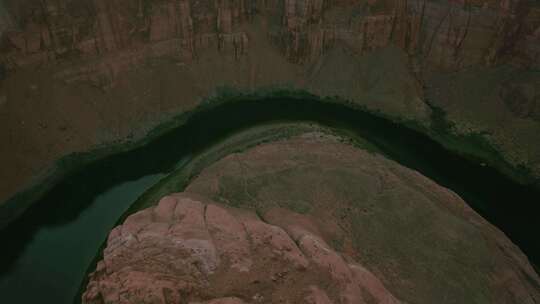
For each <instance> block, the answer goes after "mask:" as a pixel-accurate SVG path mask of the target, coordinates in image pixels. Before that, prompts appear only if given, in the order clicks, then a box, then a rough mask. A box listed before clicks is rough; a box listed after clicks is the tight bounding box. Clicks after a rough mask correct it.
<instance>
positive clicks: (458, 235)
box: [83, 132, 540, 304]
mask: <svg viewBox="0 0 540 304" xmlns="http://www.w3.org/2000/svg"><path fill="white" fill-rule="evenodd" d="M442 298H444V299H445V300H444V301H446V303H456V304H457V303H482V304H483V303H490V304H492V303H500V304H503V303H504V304H509V303H516V304H534V303H538V301H539V300H540V278H539V277H538V275H537V274H536V273H535V271H534V270H533V269H532V267H531V265H530V264H529V262H528V260H527V258H526V257H525V256H524V255H523V254H522V253H521V251H520V250H519V248H517V247H516V246H515V245H514V244H512V243H511V242H510V241H509V240H508V239H507V238H506V236H505V235H504V234H503V233H502V232H501V231H499V230H497V229H496V228H495V227H493V226H492V225H491V224H489V223H488V222H487V221H485V220H484V219H483V218H481V217H480V216H479V215H478V214H476V213H475V212H474V211H473V210H472V209H471V208H469V207H468V206H467V205H466V204H465V202H464V201H463V200H461V199H460V198H459V197H458V196H457V195H456V194H454V193H453V192H451V191H449V190H447V189H445V188H443V187H441V186H439V185H437V184H435V183H434V182H433V181H431V180H429V179H427V178H426V177H424V176H422V175H420V174H419V173H417V172H415V171H412V170H410V169H407V168H404V167H402V166H400V165H398V164H397V163H395V162H393V161H391V160H388V159H386V158H384V157H383V156H381V155H378V154H374V153H371V152H368V151H366V150H362V149H359V148H357V147H354V146H352V145H349V144H345V143H341V142H340V141H339V138H335V137H332V136H329V135H325V134H323V133H317V132H313V133H306V134H304V135H301V136H297V137H294V138H292V139H288V140H283V141H279V142H274V143H268V144H263V145H260V146H257V147H254V148H252V149H249V150H248V151H245V152H242V153H235V154H232V155H229V156H227V157H225V158H223V159H221V160H220V161H218V162H216V163H215V164H213V165H211V166H209V167H208V168H206V169H205V170H203V171H202V172H201V173H200V174H199V175H198V176H197V177H196V178H195V179H194V180H193V181H192V182H191V184H190V185H189V186H188V187H187V189H186V190H185V192H183V193H175V194H171V195H169V196H166V197H164V198H162V199H161V200H160V201H159V203H158V204H157V206H155V207H151V208H149V209H145V210H143V211H140V212H138V213H135V214H133V215H131V216H130V217H128V218H127V220H126V221H125V222H124V224H123V225H121V226H119V227H117V228H115V229H114V230H113V231H112V232H111V234H110V236H109V240H108V245H107V248H106V249H105V251H104V259H103V260H102V261H100V262H99V263H98V266H97V270H96V271H95V272H94V273H93V274H92V275H91V277H90V283H89V284H88V287H87V290H86V293H85V294H84V296H83V299H84V301H85V303H93V304H102V303H133V302H137V301H141V302H142V301H146V302H150V303H317V304H320V303H335V304H337V303H440V302H441V299H442ZM207 301H210V302H207ZM212 301H214V302H212ZM220 301H221V302H220ZM443 303H444V302H443Z"/></svg>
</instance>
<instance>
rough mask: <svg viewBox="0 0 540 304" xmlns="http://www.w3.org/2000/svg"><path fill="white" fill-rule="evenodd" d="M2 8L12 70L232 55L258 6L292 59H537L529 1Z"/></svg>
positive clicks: (170, 1)
mask: <svg viewBox="0 0 540 304" xmlns="http://www.w3.org/2000/svg"><path fill="white" fill-rule="evenodd" d="M497 3H498V4H497ZM7 8H8V10H9V11H10V12H11V15H9V16H15V18H11V19H15V20H16V21H15V23H16V24H17V27H15V29H13V30H12V31H7V32H6V33H5V35H4V36H5V37H4V40H5V41H4V44H5V45H6V47H5V48H4V49H3V51H2V52H1V58H2V62H3V63H4V64H5V65H7V66H8V67H10V68H16V67H17V66H20V65H28V64H37V63H39V64H43V63H49V62H52V61H54V60H64V58H66V57H70V56H79V57H80V56H82V57H88V56H90V57H92V56H96V55H100V56H103V55H106V54H111V53H115V52H117V51H119V50H120V51H128V50H133V49H140V48H141V47H143V48H144V47H146V48H150V49H152V50H153V52H149V53H148V54H146V55H145V56H161V55H170V54H179V53H181V54H182V55H183V56H184V57H186V58H191V57H193V56H196V53H197V50H198V49H204V48H208V47H215V48H218V49H220V50H227V49H232V50H233V51H232V52H230V53H231V54H232V55H234V56H235V57H238V56H240V55H241V54H243V53H244V52H245V51H246V50H247V47H248V40H249V39H248V37H247V35H246V33H245V32H244V31H242V30H239V29H240V28H241V25H245V24H248V23H249V22H250V20H252V19H253V16H254V12H255V11H257V14H259V15H260V16H263V17H264V18H267V19H268V20H277V19H279V18H281V20H282V22H281V24H273V25H274V27H276V28H277V30H274V31H273V32H271V33H269V34H270V36H271V37H273V40H274V41H277V42H279V43H278V45H279V46H280V47H281V48H282V50H283V52H284V54H285V56H286V57H287V58H288V59H289V60H291V61H293V62H299V63H302V62H309V61H313V60H315V59H317V58H318V57H319V56H321V55H322V54H323V53H324V51H325V49H327V48H330V47H333V46H334V45H336V44H342V45H347V46H349V47H351V48H352V49H354V50H356V51H357V52H360V53H361V52H363V51H366V50H373V49H377V48H380V47H384V46H387V45H388V44H390V43H394V44H396V45H398V46H400V47H402V48H403V49H405V50H407V51H408V52H409V53H411V54H419V55H420V56H421V57H422V58H425V60H426V62H428V63H429V64H430V65H433V66H435V67H442V68H460V67H464V66H469V65H473V64H485V63H488V64H493V63H495V62H499V61H500V60H503V59H504V60H508V58H507V57H509V54H511V53H513V52H514V50H516V43H517V42H518V41H523V42H522V44H527V45H531V46H530V47H528V49H529V50H528V53H527V54H529V56H528V57H526V58H527V59H528V60H529V61H530V60H533V61H535V60H537V55H536V54H537V53H538V51H537V50H536V48H535V47H534V46H532V45H533V43H530V42H527V41H530V40H531V39H533V37H536V36H535V34H534V33H535V30H536V28H531V26H530V25H531V24H533V25H534V23H535V22H537V20H535V18H521V17H522V16H526V15H527V14H528V11H529V10H530V8H529V7H527V6H524V5H522V4H521V2H520V1H517V0H515V1H502V2H496V1H464V0H460V1H454V0H449V1H428V0H412V1H405V0H400V1H385V0H379V1H371V2H369V3H368V4H367V5H366V4H365V2H362V1H322V0H283V1H272V3H270V2H268V1H257V2H251V1H245V0H235V1H233V0H230V1H224V0H221V1H210V0H206V1H189V0H161V1H157V0H156V1H142V0H138V1H126V0H113V1H105V0H93V2H91V1H74V0H62V1H44V2H40V1H35V0H27V1H8V5H7ZM6 18H7V17H6ZM7 19H9V18H7ZM271 22H274V23H275V21H271ZM5 23H6V24H11V22H8V21H6V22H5ZM4 27H5V26H4ZM535 41H536V40H535ZM531 53H533V54H534V55H533V56H531V55H530V54H531ZM510 57H511V56H510Z"/></svg>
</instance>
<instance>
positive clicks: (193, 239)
mask: <svg viewBox="0 0 540 304" xmlns="http://www.w3.org/2000/svg"><path fill="white" fill-rule="evenodd" d="M280 212H281V216H282V217H283V218H284V219H285V220H286V221H291V220H293V219H294V218H298V216H300V215H297V214H294V213H292V212H290V211H284V210H281V211H280ZM298 226H299V227H301V226H302V224H299V225H298ZM308 230H309V229H308ZM308 230H305V231H306V232H304V233H303V234H302V235H301V236H300V235H297V237H296V238H294V237H291V235H290V234H289V233H288V232H287V228H286V230H284V229H283V228H282V227H279V226H275V225H272V224H268V223H265V222H264V221H263V220H262V219H261V218H259V217H258V216H257V215H256V214H255V213H253V212H251V211H245V210H240V209H231V208H228V207H224V206H221V205H218V204H216V203H214V202H212V201H210V200H208V199H205V198H202V197H199V196H196V195H192V194H173V195H170V196H167V197H165V198H163V199H162V200H161V201H160V203H159V204H158V205H157V206H156V207H154V208H150V209H146V210H143V211H140V212H138V213H136V214H134V215H132V216H130V217H128V218H127V220H126V221H125V223H124V224H123V225H121V226H119V227H117V228H115V229H114V230H113V231H112V232H111V234H110V236H109V239H108V245H107V248H106V249H105V251H104V259H103V261H100V262H99V263H98V267H97V269H96V271H95V272H94V273H93V274H92V275H91V276H90V282H89V284H88V287H87V290H86V292H85V293H84V295H83V303H92V304H100V303H101V304H102V303H138V302H144V303H193V304H196V303H207V304H241V303H310V304H327V303H351V304H353V303H354V304H361V303H368V302H366V299H377V300H378V303H399V301H398V300H397V299H395V298H394V297H393V296H392V294H390V292H388V291H387V290H386V289H385V288H384V286H383V285H382V284H381V283H380V281H379V280H378V279H377V278H376V277H375V276H374V275H373V274H371V273H370V272H369V271H368V270H366V269H365V268H363V267H361V266H359V265H357V264H352V262H350V261H351V259H350V257H344V256H342V254H340V253H339V252H336V251H335V250H334V249H333V248H331V247H330V246H329V245H328V244H326V243H325V242H324V240H322V239H321V237H320V236H318V235H316V234H312V233H310V232H307V231H308ZM297 244H298V245H297ZM233 294H234V295H235V296H234V297H232V296H231V295H233Z"/></svg>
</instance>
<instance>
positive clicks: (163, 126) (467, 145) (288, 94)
mask: <svg viewBox="0 0 540 304" xmlns="http://www.w3.org/2000/svg"><path fill="white" fill-rule="evenodd" d="M279 99H291V100H312V101H314V102H318V103H323V104H335V105H342V106H343V107H345V108H350V110H351V111H353V112H360V113H366V114H368V115H374V116H376V117H380V118H382V119H386V120H388V121H390V122H392V123H396V124H400V125H402V126H403V127H405V128H410V129H413V130H415V131H417V132H420V133H423V134H427V135H428V136H430V137H431V138H432V139H434V140H435V141H437V142H438V143H439V144H442V145H443V146H444V147H445V148H447V149H449V150H450V151H452V152H454V153H457V154H459V155H461V156H463V157H466V158H468V159H470V160H472V161H473V162H476V163H479V164H483V165H487V166H491V167H494V168H495V169H497V170H498V171H500V172H502V173H503V174H504V175H506V176H508V177H510V178H511V179H513V180H514V181H516V182H518V183H521V184H524V185H533V186H534V187H537V188H539V189H540V180H538V179H537V178H535V176H534V175H533V174H532V173H531V171H530V170H528V169H527V168H524V167H515V166H512V165H511V164H510V163H509V162H507V161H505V159H504V157H503V156H502V155H501V154H500V153H499V152H498V151H497V150H496V149H494V148H493V147H492V146H491V145H490V144H489V143H488V141H487V140H486V139H485V138H484V137H483V136H482V135H481V134H470V135H458V134H455V133H454V132H453V131H452V125H451V123H450V122H448V121H447V120H446V118H445V113H444V112H443V111H442V110H441V109H439V108H437V107H435V106H432V115H431V121H430V123H429V125H428V126H425V125H421V124H418V123H417V122H416V121H415V120H405V119H402V120H399V119H396V118H393V117H390V116H388V115H384V114H383V113H381V112H374V111H370V110H368V109H367V108H365V107H362V106H359V105H358V104H357V103H353V102H350V101H345V100H343V99H341V98H318V97H317V96H314V95H312V94H309V93H307V92H305V91H298V90H275V89H269V90H266V91H264V90H261V91H259V92H256V93H243V92H240V91H238V90H235V89H233V88H221V89H220V90H218V93H217V94H216V96H214V97H210V98H208V99H207V100H206V101H205V102H203V103H201V105H199V106H198V107H196V108H195V109H194V110H191V111H186V112H185V113H182V114H180V115H178V116H176V117H174V118H172V119H169V120H167V121H165V122H162V123H160V124H158V126H157V127H155V128H153V129H151V130H150V131H149V132H148V133H147V134H146V135H145V136H142V137H141V139H139V140H135V139H131V140H125V141H117V142H114V143H112V144H109V145H107V146H102V147H98V148H96V149H93V150H91V151H88V152H82V153H73V154H70V155H68V156H65V157H62V158H61V159H60V160H58V161H57V162H56V163H55V165H54V166H53V168H52V169H50V170H48V171H47V173H45V174H43V175H42V176H41V177H39V178H36V179H35V181H34V182H33V185H32V186H30V187H29V188H28V189H26V190H23V191H21V192H19V193H17V194H16V195H15V196H14V197H12V198H11V199H9V200H8V201H7V202H4V203H3V204H0V228H1V227H5V226H6V225H7V224H8V223H9V222H10V221H11V220H12V219H14V218H16V217H18V216H19V215H20V214H21V213H22V212H24V210H26V209H27V208H28V207H30V206H31V205H32V203H33V202H36V201H37V200H39V199H40V198H41V197H43V195H45V193H47V191H50V190H51V189H52V188H53V187H54V185H56V184H58V183H59V182H60V181H61V180H63V179H66V178H68V177H69V176H70V175H72V174H74V173H75V172H77V171H78V170H81V169H82V168H84V167H85V166H87V165H89V164H91V163H94V162H96V161H99V160H101V159H104V158H106V157H108V156H111V155H118V154H121V153H125V152H128V151H131V150H135V149H138V148H141V147H143V146H144V145H147V144H149V143H150V142H152V141H153V140H156V139H157V138H159V137H160V136H163V135H164V134H166V133H168V132H171V131H172V130H174V129H175V128H179V127H181V126H183V125H185V124H186V123H187V122H188V121H189V119H190V118H191V117H192V116H194V115H197V113H201V112H205V111H211V110H213V109H215V108H218V107H220V106H226V105H228V104H234V103H242V102H265V103H266V102H272V100H279Z"/></svg>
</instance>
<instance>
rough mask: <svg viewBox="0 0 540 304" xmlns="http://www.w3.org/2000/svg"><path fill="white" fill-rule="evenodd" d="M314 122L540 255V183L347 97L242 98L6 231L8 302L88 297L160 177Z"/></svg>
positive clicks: (79, 174) (199, 116)
mask: <svg viewBox="0 0 540 304" xmlns="http://www.w3.org/2000/svg"><path fill="white" fill-rule="evenodd" d="M306 121H308V122H315V123H317V124H320V125H323V126H329V127H331V128H333V129H338V130H345V131H346V132H347V133H348V134H353V135H354V136H357V137H361V138H363V139H366V140H368V141H369V142H371V143H372V144H374V145H375V146H376V147H377V148H378V149H379V150H380V151H382V152H383V153H384V154H385V155H387V156H388V157H390V158H392V159H394V160H395V161H397V162H399V163H401V164H402V165H404V166H407V167H410V168H413V169H415V170H417V171H419V172H421V173H422V174H424V175H426V176H428V177H429V178H431V179H433V180H435V181H436V182H438V183H439V184H441V185H443V186H445V187H448V188H450V189H452V190H454V191H455V192H457V193H458V194H459V195H460V196H461V197H462V198H463V199H464V200H465V201H467V203H469V204H470V205H471V206H472V207H473V208H474V209H475V210H476V211H477V212H479V213H480V214H481V215H482V216H483V217H484V218H486V219H487V220H489V221H490V222H491V223H493V224H494V225H496V226H497V227H499V229H501V230H502V231H504V232H505V233H506V235H507V236H509V237H510V239H511V240H512V241H513V242H514V243H516V244H517V245H518V246H520V248H521V250H522V251H524V252H525V254H526V255H528V257H529V259H530V260H531V261H532V262H533V263H536V264H537V263H538V261H540V242H538V239H537V236H536V235H535V234H534V232H535V231H538V221H537V219H538V214H539V213H538V212H539V211H540V205H539V204H538V198H539V197H540V193H539V191H538V190H535V189H534V188H532V187H526V186H521V185H518V184H516V183H514V182H513V181H511V180H510V179H508V178H506V177H504V176H503V175H501V174H499V173H498V172H497V171H495V170H494V169H492V168H489V167H486V166H481V165H479V164H476V163H474V162H472V161H469V160H467V159H466V158H463V157H460V156H458V155H456V154H453V153H450V152H448V151H447V150H445V149H444V148H442V147H441V146H440V145H439V144H437V143H435V142H434V141H432V140H430V139H429V138H428V137H427V136H425V135H422V134H420V133H418V132H416V131H412V130H410V129H408V128H405V127H403V126H400V125H399V124H396V123H392V122H390V121H388V120H385V119H382V118H379V117H376V116H374V115H372V114H369V113H366V112H363V111H360V110H351V108H349V107H347V106H344V105H339V104H335V103H324V102H321V101H317V100H311V99H278V98H275V99H265V100H258V101H253V100H249V101H248V100H245V101H241V100H239V101H236V102H232V103H228V104H223V105H219V106H216V107H214V108H212V109H209V110H204V111H200V112H197V113H195V114H194V115H193V116H191V117H190V119H189V120H188V121H187V123H186V124H185V125H183V126H182V127H179V128H176V129H174V130H172V131H169V132H168V133H166V134H164V135H163V136H160V137H159V138H157V139H156V140H153V141H152V142H151V143H149V144H147V145H145V146H143V147H140V148H137V149H135V150H132V151H130V152H125V153H120V154H116V155H113V156H110V157H107V158H105V159H102V160H100V161H97V162H94V163H92V164H90V165H88V166H86V167H84V168H81V169H80V170H78V171H76V172H74V173H73V174H71V175H70V176H68V177H67V178H65V179H64V180H63V181H62V182H60V183H59V184H57V185H56V186H55V187H54V188H53V189H52V190H51V191H50V192H48V193H47V194H46V195H45V196H44V197H43V198H42V199H41V200H40V201H38V202H36V203H35V204H34V205H32V207H31V208H29V209H28V210H27V211H26V212H25V213H24V214H23V215H22V216H21V217H20V218H18V219H17V220H16V221H14V222H13V223H11V224H10V225H9V226H8V227H7V228H6V229H4V230H2V231H1V232H0V238H1V241H2V244H3V245H2V251H1V259H0V294H1V295H2V296H1V297H2V301H3V302H4V303H21V304H24V303H55V304H62V303H73V301H75V302H78V301H79V299H78V291H79V287H80V284H81V282H82V281H83V279H84V276H85V273H86V270H87V268H88V267H89V265H91V263H92V261H93V259H94V257H95V256H96V254H97V253H98V251H99V249H100V246H101V245H102V243H103V241H104V240H105V238H106V236H107V234H108V232H109V230H110V229H112V227H113V226H114V225H115V223H116V222H117V221H118V220H119V219H120V218H121V216H122V215H123V214H124V213H125V212H126V210H128V208H129V206H130V205H131V203H133V202H134V201H135V200H136V198H137V197H138V196H139V195H141V194H142V193H143V192H144V191H145V190H146V189H148V188H149V187H150V186H151V185H153V184H155V183H156V182H157V181H159V180H160V179H161V178H162V177H164V176H166V174H167V173H170V172H171V171H172V170H173V169H175V168H179V167H181V166H182V165H183V164H185V163H186V162H189V160H190V159H191V157H192V156H193V155H197V154H198V153H201V152H202V151H204V150H205V149H207V148H209V147H210V146H212V144H213V143H215V142H217V141H220V140H223V139H224V138H227V137H228V136H230V135H232V134H235V133H236V132H238V131H240V130H245V129H247V128H249V127H253V126H257V125H264V124H268V123H270V122H306ZM178 190H179V191H180V190H181V189H178Z"/></svg>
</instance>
